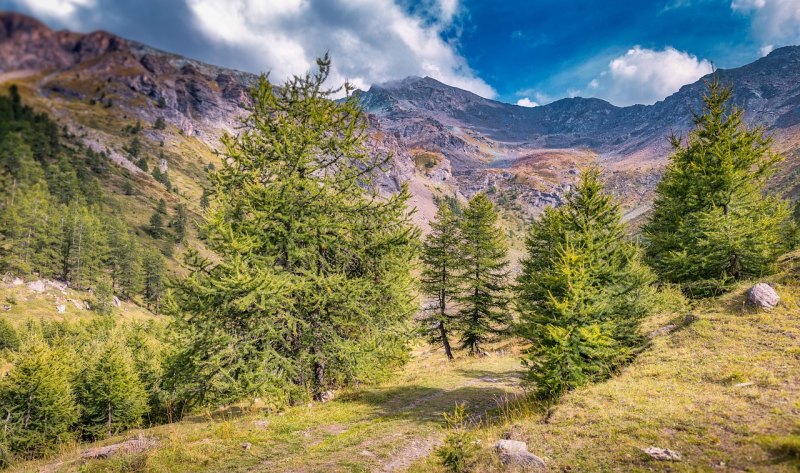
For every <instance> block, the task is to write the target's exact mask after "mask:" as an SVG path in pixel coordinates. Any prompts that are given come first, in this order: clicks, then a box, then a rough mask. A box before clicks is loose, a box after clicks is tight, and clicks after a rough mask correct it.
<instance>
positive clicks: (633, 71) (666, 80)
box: [571, 46, 713, 106]
mask: <svg viewBox="0 0 800 473" xmlns="http://www.w3.org/2000/svg"><path fill="white" fill-rule="evenodd" d="M712 70H713V67H712V65H711V63H710V62H709V61H707V60H705V59H702V60H701V59H698V58H697V57H696V56H693V55H691V54H689V53H686V52H682V51H678V50H677V49H674V48H670V47H668V48H665V49H663V50H661V51H657V50H652V49H645V48H641V47H639V46H634V47H633V48H631V49H629V50H628V52H626V53H625V54H623V55H622V56H619V57H617V58H615V59H613V60H612V61H611V62H609V64H608V69H607V70H605V71H603V72H602V73H600V75H598V76H597V77H596V78H595V79H593V80H592V81H591V82H589V84H588V88H589V89H590V93H591V95H593V96H595V97H600V98H602V99H605V100H608V101H609V102H611V103H613V104H615V105H621V106H625V105H632V104H636V103H643V104H652V103H654V102H656V101H658V100H661V99H664V98H665V97H667V96H669V95H671V94H673V93H674V92H677V91H678V89H680V87H681V86H683V85H686V84H689V83H692V82H694V81H696V80H697V79H699V78H700V77H702V76H704V75H706V74H708V73H710V72H711V71H712ZM572 92H575V91H571V93H572ZM578 92H579V91H578Z"/></svg>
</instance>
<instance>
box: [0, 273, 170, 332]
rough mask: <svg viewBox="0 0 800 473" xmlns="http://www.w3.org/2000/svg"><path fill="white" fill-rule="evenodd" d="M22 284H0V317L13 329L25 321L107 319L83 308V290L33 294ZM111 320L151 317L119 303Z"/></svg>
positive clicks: (88, 296) (86, 295) (88, 297)
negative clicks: (61, 307) (59, 307)
mask: <svg viewBox="0 0 800 473" xmlns="http://www.w3.org/2000/svg"><path fill="white" fill-rule="evenodd" d="M27 282H29V281H26V283H25V284H22V285H19V286H14V285H12V284H10V283H0V318H4V319H6V320H8V321H9V322H10V323H11V324H12V325H14V326H17V327H19V326H21V325H23V324H25V322H27V321H38V320H43V321H48V322H63V321H70V322H83V321H91V320H93V319H97V318H102V317H107V316H104V315H99V314H97V313H96V312H94V311H92V310H90V309H88V308H86V302H87V301H88V302H91V300H92V295H91V294H90V293H88V292H85V291H76V290H73V289H66V290H65V291H63V292H62V291H61V290H59V289H57V288H54V287H52V286H49V285H48V286H46V289H45V291H44V292H41V293H38V292H34V291H32V290H31V289H29V288H28V286H27ZM59 305H63V306H64V312H62V313H59V312H58V310H57V308H56V307H57V306H59ZM111 317H117V318H118V319H119V320H125V321H134V320H149V319H152V318H153V317H154V315H153V314H152V313H151V312H149V311H148V310H146V309H144V308H142V307H139V306H137V305H135V304H131V303H129V302H122V303H121V306H120V307H118V308H115V309H114V312H113V314H112V315H111Z"/></svg>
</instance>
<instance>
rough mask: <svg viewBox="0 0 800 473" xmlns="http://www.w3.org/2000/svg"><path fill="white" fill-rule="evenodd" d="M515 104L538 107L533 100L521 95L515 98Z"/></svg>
mask: <svg viewBox="0 0 800 473" xmlns="http://www.w3.org/2000/svg"><path fill="white" fill-rule="evenodd" d="M517 105H519V106H520V107H538V106H539V104H538V103H536V102H534V101H533V100H531V99H529V98H528V97H523V98H521V99H519V100H517Z"/></svg>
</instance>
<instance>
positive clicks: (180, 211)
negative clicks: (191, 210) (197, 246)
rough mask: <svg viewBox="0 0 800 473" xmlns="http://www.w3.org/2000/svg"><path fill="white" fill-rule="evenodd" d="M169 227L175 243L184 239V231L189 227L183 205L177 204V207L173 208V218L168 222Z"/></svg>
mask: <svg viewBox="0 0 800 473" xmlns="http://www.w3.org/2000/svg"><path fill="white" fill-rule="evenodd" d="M169 226H170V227H171V228H172V231H173V232H174V233H175V241H176V242H177V243H180V242H182V241H183V240H185V239H186V230H187V227H188V226H189V216H188V215H187V213H186V206H185V205H183V204H178V206H177V207H175V216H174V217H173V218H172V220H171V221H170V223H169Z"/></svg>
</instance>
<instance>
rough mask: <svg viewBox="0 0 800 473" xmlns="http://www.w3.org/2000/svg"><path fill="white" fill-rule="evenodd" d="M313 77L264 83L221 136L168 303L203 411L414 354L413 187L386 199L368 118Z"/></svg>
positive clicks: (190, 391) (342, 379) (294, 390)
mask: <svg viewBox="0 0 800 473" xmlns="http://www.w3.org/2000/svg"><path fill="white" fill-rule="evenodd" d="M318 65H319V71H318V72H317V73H313V74H307V75H305V76H302V77H294V78H292V79H290V80H288V81H287V82H286V83H284V84H283V85H282V86H279V87H275V86H274V85H273V84H271V83H270V82H269V81H268V80H267V78H266V76H262V77H261V78H260V80H259V82H258V84H257V85H256V86H255V88H254V89H253V90H252V96H253V106H252V111H251V114H250V115H249V116H247V117H246V118H245V120H244V124H243V125H244V126H243V129H242V131H241V133H240V134H239V135H238V136H236V137H231V136H226V137H225V138H224V140H223V143H224V145H225V159H223V160H222V163H223V168H222V169H220V170H219V171H217V172H215V173H213V175H212V176H210V177H211V179H212V182H213V184H214V191H213V198H214V205H213V206H212V207H211V208H212V211H211V212H209V215H208V223H207V225H206V226H205V228H204V229H203V232H202V233H203V234H204V235H206V238H205V241H206V244H207V245H208V246H209V248H211V249H212V250H213V251H215V252H216V253H217V254H218V256H219V258H218V262H217V263H212V262H210V261H208V260H203V259H201V258H198V257H195V258H194V259H193V260H190V264H191V267H192V269H193V270H192V272H191V274H190V276H189V277H188V278H186V279H184V280H183V281H181V282H179V283H178V284H177V285H176V288H175V290H174V294H175V300H174V304H173V305H172V307H173V309H174V311H175V312H177V313H178V315H179V316H181V318H182V320H183V321H184V324H185V327H184V329H185V331H186V333H187V334H189V335H190V337H191V343H190V346H189V348H188V350H187V351H186V352H185V353H184V355H183V356H185V358H184V359H185V361H186V362H185V363H184V365H185V366H187V367H188V368H189V369H188V370H186V371H185V372H184V373H183V375H184V376H183V380H184V381H185V384H184V387H183V389H184V392H185V393H186V395H187V396H188V397H190V398H191V399H190V400H191V401H198V402H203V401H204V402H209V401H220V400H226V399H227V400H231V399H239V398H241V397H243V396H248V395H261V394H264V393H266V394H271V395H274V396H276V398H278V399H284V400H285V399H287V398H291V397H292V396H295V397H296V396H301V395H302V393H303V392H308V393H309V394H311V395H312V396H314V397H315V398H320V397H321V396H322V395H323V393H324V392H325V391H326V390H328V389H330V388H331V387H336V386H340V385H346V384H349V383H352V382H354V381H356V380H365V379H370V378H371V377H374V376H375V375H376V374H377V373H380V372H382V371H383V370H386V369H388V368H389V367H391V366H395V365H396V364H397V363H399V362H400V361H402V360H404V359H405V357H406V356H407V349H406V348H405V346H406V345H405V339H404V333H405V332H404V330H403V328H404V327H405V326H406V324H407V323H408V322H409V317H410V314H411V313H412V312H413V309H414V307H413V297H412V294H411V287H410V285H411V283H412V279H411V274H410V265H411V263H412V261H413V259H414V258H413V255H414V250H415V247H416V231H415V230H414V229H413V227H412V226H411V225H410V216H409V212H408V211H407V209H406V202H407V200H408V197H409V195H408V192H407V190H405V189H404V190H403V191H401V192H399V193H397V194H395V195H393V196H389V197H382V196H381V195H380V193H379V189H378V188H377V186H376V185H374V183H373V174H375V173H376V172H379V171H380V170H382V169H383V168H384V164H385V163H386V162H387V161H388V157H387V156H381V155H372V154H370V150H369V149H368V148H367V146H366V145H365V140H366V138H367V135H366V133H367V128H366V127H367V121H366V120H367V117H366V115H365V114H364V112H363V110H362V109H361V108H360V106H359V103H358V99H357V98H356V97H354V96H353V95H352V94H350V92H352V90H351V89H350V88H349V86H347V87H346V90H345V92H346V95H347V98H346V99H344V100H333V94H334V93H335V91H332V90H328V89H326V88H325V87H324V86H323V84H324V82H325V80H326V79H327V78H328V74H329V72H330V62H329V61H328V60H327V58H326V59H321V60H320V61H319V63H318Z"/></svg>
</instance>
